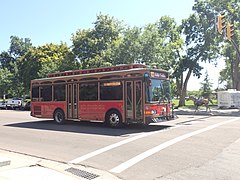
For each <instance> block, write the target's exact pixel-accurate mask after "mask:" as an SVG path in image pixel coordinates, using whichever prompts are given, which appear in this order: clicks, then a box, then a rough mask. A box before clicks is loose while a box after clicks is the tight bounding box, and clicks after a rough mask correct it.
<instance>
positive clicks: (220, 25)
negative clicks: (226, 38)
mask: <svg viewBox="0 0 240 180" xmlns="http://www.w3.org/2000/svg"><path fill="white" fill-rule="evenodd" d="M225 27H226V25H225V16H224V15H219V16H218V32H219V34H222V33H223V29H224V28H225Z"/></svg>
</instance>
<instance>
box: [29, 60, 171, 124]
mask: <svg viewBox="0 0 240 180" xmlns="http://www.w3.org/2000/svg"><path fill="white" fill-rule="evenodd" d="M31 99H32V101H31V116H34V117H38V118H53V119H54V120H55V121H56V122H57V123H58V124H63V123H65V122H66V120H80V121H99V122H105V123H106V124H107V125H109V126H111V127H121V126H122V125H123V124H130V123H142V124H149V123H152V122H160V121H164V120H169V119H170V118H172V117H173V114H172V107H171V102H170V99H171V98H170V82H169V73H168V72H167V71H164V70H159V69H151V68H148V67H147V66H145V65H142V64H130V65H119V66H112V67H104V68H94V69H86V70H76V71H66V72H59V73H53V74H49V75H48V77H47V78H42V79H35V80H32V81H31Z"/></svg>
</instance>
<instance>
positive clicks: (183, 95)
mask: <svg viewBox="0 0 240 180" xmlns="http://www.w3.org/2000/svg"><path fill="white" fill-rule="evenodd" d="M191 74H192V70H191V69H189V70H188V72H187V76H186V78H185V80H184V83H183V84H182V86H181V92H180V99H179V105H178V106H179V107H180V106H185V98H186V95H187V84H188V81H189V79H190V76H191ZM181 78H182V80H183V76H182V77H181ZM182 82H183V81H182Z"/></svg>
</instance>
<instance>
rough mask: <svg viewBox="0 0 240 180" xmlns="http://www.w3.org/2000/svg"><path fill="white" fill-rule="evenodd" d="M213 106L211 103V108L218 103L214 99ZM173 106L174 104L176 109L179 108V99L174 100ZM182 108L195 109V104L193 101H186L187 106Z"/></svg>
mask: <svg viewBox="0 0 240 180" xmlns="http://www.w3.org/2000/svg"><path fill="white" fill-rule="evenodd" d="M212 101H213V104H212V103H209V106H217V104H218V102H217V100H216V99H213V100H212ZM172 102H173V104H174V108H177V107H178V105H179V100H178V99H173V101H172ZM182 108H190V109H193V108H194V103H193V101H192V100H189V101H185V106H182Z"/></svg>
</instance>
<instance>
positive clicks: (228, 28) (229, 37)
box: [227, 22, 234, 41]
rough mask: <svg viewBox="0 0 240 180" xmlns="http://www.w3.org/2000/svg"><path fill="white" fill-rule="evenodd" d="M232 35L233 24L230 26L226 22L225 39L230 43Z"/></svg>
mask: <svg viewBox="0 0 240 180" xmlns="http://www.w3.org/2000/svg"><path fill="white" fill-rule="evenodd" d="M233 33H234V27H233V24H230V23H229V22H228V24H227V38H228V40H229V41H231V39H232V36H233Z"/></svg>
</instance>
